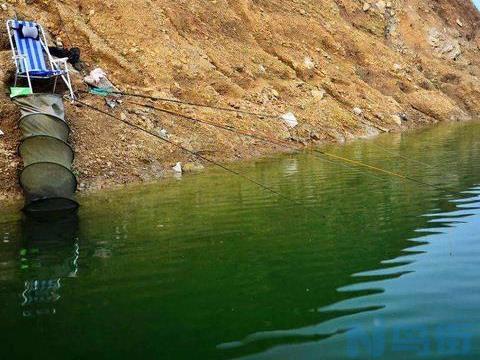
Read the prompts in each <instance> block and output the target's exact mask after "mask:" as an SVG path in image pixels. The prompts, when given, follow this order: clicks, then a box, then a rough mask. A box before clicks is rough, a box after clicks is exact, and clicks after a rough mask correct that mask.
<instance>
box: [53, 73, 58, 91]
mask: <svg viewBox="0 0 480 360" xmlns="http://www.w3.org/2000/svg"><path fill="white" fill-rule="evenodd" d="M57 81H58V76H55V82H54V83H53V93H54V94H55V90H57Z"/></svg>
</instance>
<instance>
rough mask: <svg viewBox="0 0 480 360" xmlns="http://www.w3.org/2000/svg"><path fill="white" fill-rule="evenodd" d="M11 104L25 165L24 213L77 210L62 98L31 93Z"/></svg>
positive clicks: (75, 186) (71, 159) (59, 212)
mask: <svg viewBox="0 0 480 360" xmlns="http://www.w3.org/2000/svg"><path fill="white" fill-rule="evenodd" d="M13 101H14V102H15V103H16V104H17V105H18V106H19V107H20V111H21V117H20V121H19V127H20V129H21V131H22V142H21V144H20V146H19V147H18V151H19V154H20V156H21V157H22V159H23V164H24V168H23V170H22V172H21V173H20V185H21V186H22V188H23V190H24V193H25V207H24V208H23V210H24V211H25V212H26V213H30V214H49V213H58V214H62V213H69V212H74V211H76V210H77V209H78V203H77V202H76V201H75V199H74V194H75V191H76V189H77V179H76V177H75V175H74V174H73V172H72V162H73V157H74V153H73V150H72V148H71V147H70V145H68V136H69V133H70V128H69V127H68V125H67V123H66V122H65V110H64V106H63V101H62V97H61V96H59V95H56V94H33V95H28V96H22V97H16V98H14V99H13Z"/></svg>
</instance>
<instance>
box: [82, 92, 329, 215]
mask: <svg viewBox="0 0 480 360" xmlns="http://www.w3.org/2000/svg"><path fill="white" fill-rule="evenodd" d="M76 102H77V103H78V104H80V105H83V106H86V107H88V108H89V109H92V110H94V111H97V112H99V113H101V114H104V115H106V116H109V117H110V118H113V119H115V120H117V121H120V122H122V123H125V124H127V125H128V126H130V127H132V128H134V129H136V130H139V131H141V132H143V133H146V134H148V135H150V136H153V137H155V138H157V139H159V140H161V141H163V142H165V143H168V144H170V145H172V146H174V147H176V148H179V149H181V150H183V151H185V152H186V153H188V154H190V155H193V156H195V157H197V158H199V159H201V160H204V161H206V162H208V163H210V164H212V165H215V166H217V167H219V168H221V169H223V170H224V171H226V172H228V173H230V174H233V175H236V176H239V177H241V178H242V179H245V180H247V181H248V182H250V183H252V184H254V185H256V186H258V187H260V188H261V189H263V190H265V191H267V192H270V193H272V194H274V195H277V196H278V197H280V198H282V199H284V200H287V201H290V202H292V203H294V204H296V205H299V206H302V207H305V204H302V203H300V202H299V201H298V200H296V199H293V198H290V197H288V196H285V195H283V194H282V193H280V192H278V191H277V190H275V189H272V188H271V187H269V186H267V185H265V184H262V183H260V182H258V181H256V180H254V179H252V178H250V177H248V176H246V175H243V174H241V173H239V172H238V171H236V170H233V169H231V168H229V167H227V166H225V165H222V164H220V163H219V162H217V161H215V160H212V159H210V158H207V157H206V156H203V155H201V154H198V153H196V152H194V151H192V150H189V149H187V148H186V147H184V146H182V145H181V144H178V143H176V142H174V141H171V140H168V139H165V138H163V137H161V136H160V135H158V134H155V133H153V132H151V131H149V130H147V129H144V128H142V127H141V126H138V125H136V124H133V123H131V122H129V121H127V120H122V119H121V118H118V117H116V116H115V115H112V114H110V113H108V112H106V111H104V110H102V109H99V108H97V107H95V106H93V105H90V104H87V103H85V102H83V101H80V100H78V99H77V100H76ZM306 209H307V210H309V211H311V212H313V213H315V214H316V215H320V216H322V217H324V215H323V214H320V213H318V212H317V211H314V210H313V209H309V208H306Z"/></svg>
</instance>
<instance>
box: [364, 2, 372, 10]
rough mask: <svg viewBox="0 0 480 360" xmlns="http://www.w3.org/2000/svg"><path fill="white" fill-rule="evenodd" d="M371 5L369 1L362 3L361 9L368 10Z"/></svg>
mask: <svg viewBox="0 0 480 360" xmlns="http://www.w3.org/2000/svg"><path fill="white" fill-rule="evenodd" d="M370 7H371V5H370V4H369V3H367V2H366V3H363V11H365V12H367V11H368V10H370Z"/></svg>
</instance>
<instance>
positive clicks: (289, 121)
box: [281, 112, 298, 128]
mask: <svg viewBox="0 0 480 360" xmlns="http://www.w3.org/2000/svg"><path fill="white" fill-rule="evenodd" d="M281 118H282V120H283V122H284V123H285V124H286V125H287V126H288V127H289V128H294V127H295V126H297V125H298V121H297V118H296V117H295V115H294V114H293V113H292V112H288V113H286V114H283V115H282V116H281Z"/></svg>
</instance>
